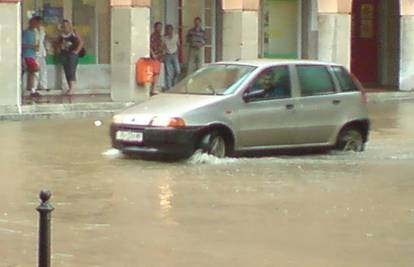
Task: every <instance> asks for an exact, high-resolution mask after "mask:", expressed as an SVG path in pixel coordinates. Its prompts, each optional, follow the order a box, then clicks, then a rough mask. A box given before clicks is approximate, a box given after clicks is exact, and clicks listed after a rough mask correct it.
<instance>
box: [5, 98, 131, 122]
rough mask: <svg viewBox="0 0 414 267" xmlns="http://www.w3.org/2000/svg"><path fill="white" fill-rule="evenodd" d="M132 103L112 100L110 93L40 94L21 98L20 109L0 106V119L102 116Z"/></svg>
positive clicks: (109, 114)
mask: <svg viewBox="0 0 414 267" xmlns="http://www.w3.org/2000/svg"><path fill="white" fill-rule="evenodd" d="M132 104H133V103H125V102H112V100H111V98H110V95H78V96H61V95H59V96H56V95H55V96H42V97H41V98H39V99H37V101H33V99H32V98H30V97H26V96H25V97H24V98H23V105H22V106H21V110H19V108H18V107H17V106H13V107H0V121H2V120H28V119H50V118H69V119H70V118H82V117H91V116H93V117H98V118H104V117H108V116H111V115H112V114H113V113H115V112H117V111H119V110H122V109H124V108H126V107H128V106H130V105H132Z"/></svg>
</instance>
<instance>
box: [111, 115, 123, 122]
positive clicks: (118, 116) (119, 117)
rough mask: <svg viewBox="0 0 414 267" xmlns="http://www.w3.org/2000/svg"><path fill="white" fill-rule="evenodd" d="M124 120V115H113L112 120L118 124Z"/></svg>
mask: <svg viewBox="0 0 414 267" xmlns="http://www.w3.org/2000/svg"><path fill="white" fill-rule="evenodd" d="M122 121H123V117H122V116H121V115H115V116H113V117H112V122H113V123H116V124H120V123H122Z"/></svg>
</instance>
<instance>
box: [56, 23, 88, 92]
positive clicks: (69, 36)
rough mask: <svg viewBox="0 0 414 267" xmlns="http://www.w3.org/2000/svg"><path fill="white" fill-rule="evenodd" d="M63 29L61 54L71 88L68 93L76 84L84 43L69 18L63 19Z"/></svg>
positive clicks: (60, 40) (60, 42) (60, 44)
mask: <svg viewBox="0 0 414 267" xmlns="http://www.w3.org/2000/svg"><path fill="white" fill-rule="evenodd" d="M61 31H62V32H61V34H60V37H59V46H60V49H61V52H60V56H61V60H62V65H63V70H64V72H65V77H66V81H67V83H68V86H69V89H68V90H67V91H66V92H65V94H66V95H68V94H70V93H71V92H72V91H73V90H74V89H75V86H76V69H77V67H78V63H79V53H80V52H81V50H82V48H83V44H84V43H83V40H82V38H81V37H80V35H79V34H78V33H77V32H76V31H75V30H74V29H73V26H72V23H71V22H70V21H69V20H66V19H65V20H63V22H62V25H61Z"/></svg>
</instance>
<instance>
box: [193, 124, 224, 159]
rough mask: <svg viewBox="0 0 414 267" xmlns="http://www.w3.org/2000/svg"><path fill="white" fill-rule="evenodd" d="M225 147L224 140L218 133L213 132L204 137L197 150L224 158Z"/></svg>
mask: <svg viewBox="0 0 414 267" xmlns="http://www.w3.org/2000/svg"><path fill="white" fill-rule="evenodd" d="M227 147H228V146H227V143H226V140H225V138H224V137H223V136H222V135H221V134H220V133H219V132H216V131H214V132H210V133H208V134H206V135H204V137H203V138H202V139H201V142H200V144H199V147H198V148H199V149H201V150H202V151H203V152H204V153H207V154H209V155H212V156H215V157H217V158H224V157H226V156H227V152H228V151H227V150H228V149H227Z"/></svg>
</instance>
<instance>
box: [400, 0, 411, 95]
mask: <svg viewBox="0 0 414 267" xmlns="http://www.w3.org/2000/svg"><path fill="white" fill-rule="evenodd" d="M400 43H401V48H400V77H399V79H400V81H399V84H400V90H402V91H411V90H414V2H413V1H411V0H401V41H400Z"/></svg>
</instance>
